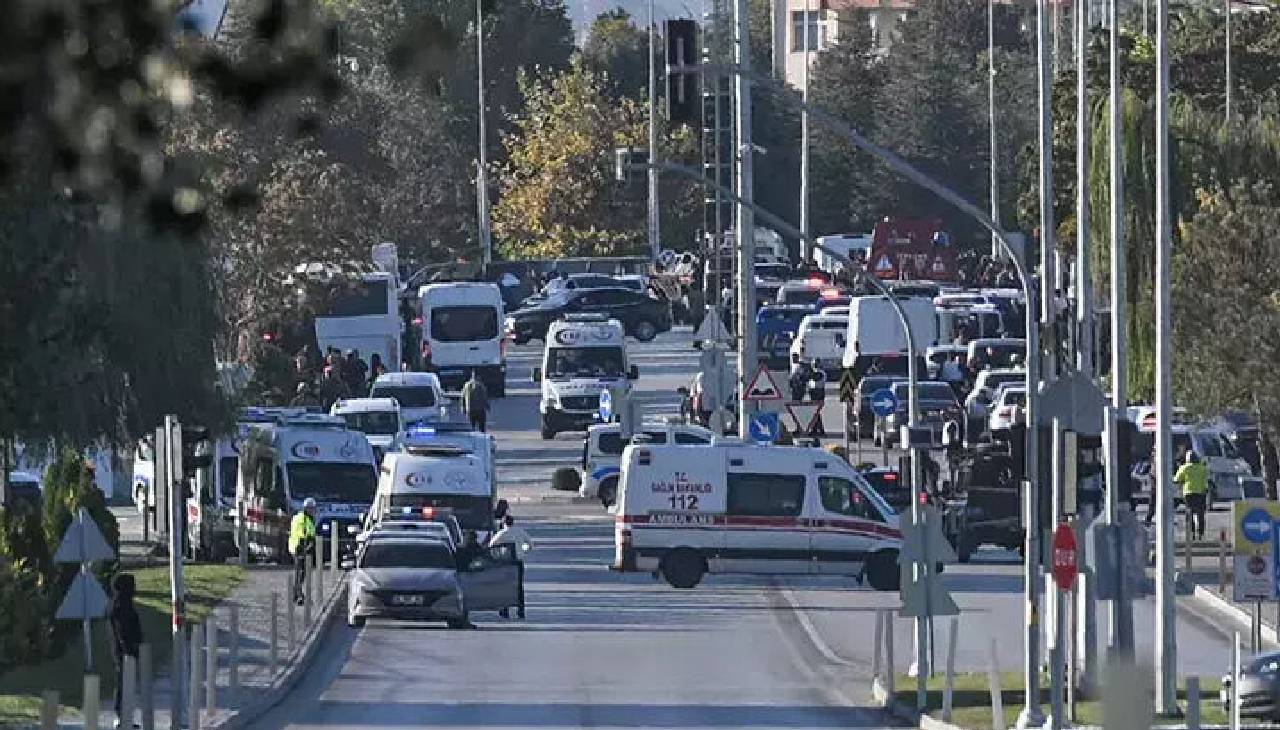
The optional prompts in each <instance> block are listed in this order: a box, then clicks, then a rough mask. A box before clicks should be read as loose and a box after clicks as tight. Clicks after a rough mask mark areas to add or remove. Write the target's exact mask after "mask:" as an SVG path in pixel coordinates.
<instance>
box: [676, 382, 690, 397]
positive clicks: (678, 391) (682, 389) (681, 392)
mask: <svg viewBox="0 0 1280 730" xmlns="http://www.w3.org/2000/svg"><path fill="white" fill-rule="evenodd" d="M676 394H677V395H683V396H686V397H687V396H688V395H689V389H688V388H686V387H684V386H683V385H682V386H680V387H679V388H676Z"/></svg>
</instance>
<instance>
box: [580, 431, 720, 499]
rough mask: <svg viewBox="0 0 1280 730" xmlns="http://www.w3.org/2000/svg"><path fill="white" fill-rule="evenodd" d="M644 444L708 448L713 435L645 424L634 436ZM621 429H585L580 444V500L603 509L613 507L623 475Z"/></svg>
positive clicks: (707, 432)
mask: <svg viewBox="0 0 1280 730" xmlns="http://www.w3.org/2000/svg"><path fill="white" fill-rule="evenodd" d="M636 435H637V437H639V439H640V440H642V441H643V442H644V443H648V444H653V445H663V444H682V445H703V446H705V445H707V444H709V443H711V439H712V437H713V436H714V434H713V433H712V432H711V429H709V428H704V427H702V426H698V425H696V424H691V423H681V422H679V421H674V422H667V423H644V424H642V425H641V426H640V430H639V433H638V434H636ZM624 447H626V443H625V442H624V441H623V439H622V426H621V425H620V424H617V423H602V424H598V425H595V426H591V427H590V428H588V429H587V437H586V439H584V440H583V443H582V486H580V487H579V488H578V494H579V496H582V497H588V498H590V497H597V498H599V499H600V502H601V504H603V505H604V506H605V507H609V506H612V505H613V503H614V502H616V501H617V497H618V478H619V477H620V476H621V475H622V468H621V465H622V449H623V448H624Z"/></svg>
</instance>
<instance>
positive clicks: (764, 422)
mask: <svg viewBox="0 0 1280 730" xmlns="http://www.w3.org/2000/svg"><path fill="white" fill-rule="evenodd" d="M748 430H749V431H750V432H751V440H752V441H755V442H756V443H759V444H772V443H776V442H777V440H778V436H780V435H781V434H782V423H781V422H779V420H778V414H777V413H757V414H755V415H753V416H752V417H751V422H750V423H749V424H748Z"/></svg>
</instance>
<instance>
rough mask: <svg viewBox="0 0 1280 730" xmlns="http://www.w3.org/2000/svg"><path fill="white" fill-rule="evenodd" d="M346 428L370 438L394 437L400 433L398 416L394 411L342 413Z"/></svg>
mask: <svg viewBox="0 0 1280 730" xmlns="http://www.w3.org/2000/svg"><path fill="white" fill-rule="evenodd" d="M342 420H344V421H346V422H347V428H350V429H352V430H355V431H359V432H361V433H366V434H369V435H370V436H394V435H395V434H396V433H399V431H400V416H399V415H398V414H396V413H395V412H394V411H368V412H365V413H343V414H342Z"/></svg>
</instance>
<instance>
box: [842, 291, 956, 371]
mask: <svg viewBox="0 0 1280 730" xmlns="http://www.w3.org/2000/svg"><path fill="white" fill-rule="evenodd" d="M898 301H899V302H900V303H901V304H902V309H903V311H904V312H905V313H906V315H907V323H908V324H909V325H910V326H911V334H912V335H913V337H914V339H915V348H916V351H915V353H914V355H915V356H916V357H919V358H923V357H924V356H925V355H926V354H927V352H928V350H929V348H930V347H933V346H934V345H936V344H938V316H937V311H936V310H935V309H934V305H933V300H932V299H931V298H929V297H921V296H907V297H899V298H898ZM906 357H907V336H906V333H904V332H903V331H902V321H901V320H900V319H899V318H898V314H897V312H895V311H894V308H893V304H892V303H891V302H890V301H889V299H888V297H883V296H875V295H873V296H863V297H855V298H854V299H853V300H852V301H850V302H849V332H848V337H847V338H846V345H845V350H844V360H843V362H842V364H843V365H844V367H846V368H852V369H853V370H854V372H855V373H858V374H859V375H861V374H864V373H866V372H867V370H868V369H869V368H871V367H872V365H873V364H875V363H879V366H880V370H881V372H903V373H905V372H906ZM923 373H924V370H923V369H921V374H922V375H923Z"/></svg>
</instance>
